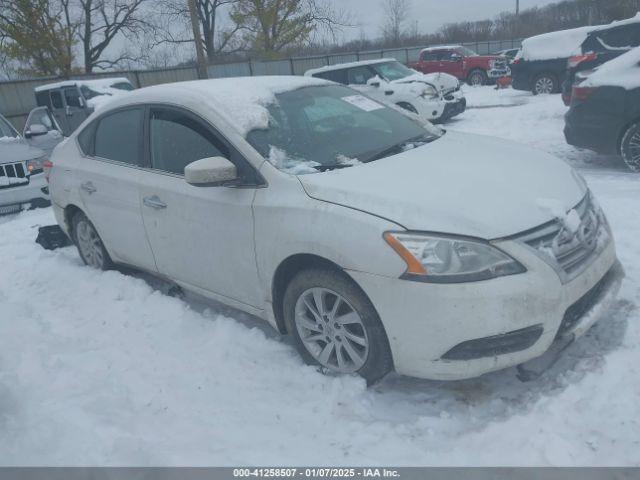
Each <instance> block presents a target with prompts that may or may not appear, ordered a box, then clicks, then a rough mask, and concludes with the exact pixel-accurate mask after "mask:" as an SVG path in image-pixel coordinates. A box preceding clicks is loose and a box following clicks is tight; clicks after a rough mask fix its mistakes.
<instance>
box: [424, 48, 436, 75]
mask: <svg viewBox="0 0 640 480" xmlns="http://www.w3.org/2000/svg"><path fill="white" fill-rule="evenodd" d="M421 64H422V67H423V69H422V71H423V73H434V72H439V71H440V70H439V69H440V62H439V60H438V53H437V52H433V51H429V52H422V62H421Z"/></svg>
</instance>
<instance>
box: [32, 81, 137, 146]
mask: <svg viewBox="0 0 640 480" xmlns="http://www.w3.org/2000/svg"><path fill="white" fill-rule="evenodd" d="M133 89H134V87H133V85H132V84H131V82H130V81H129V80H128V79H126V78H124V77H118V78H101V79H93V80H67V81H63V82H56V83H49V84H46V85H41V86H39V87H36V88H35V96H36V103H37V105H38V106H39V107H47V108H48V109H49V110H50V111H51V112H52V114H53V116H54V117H55V119H56V121H57V122H58V125H60V127H61V129H62V133H63V134H64V135H65V136H68V135H69V134H70V133H71V132H73V131H74V130H75V129H76V128H77V127H78V125H80V124H81V123H82V122H84V121H85V119H86V118H87V117H88V116H89V115H91V113H92V112H93V111H94V110H97V109H99V108H101V107H102V106H103V105H105V104H106V103H108V102H109V101H110V100H111V99H112V98H114V97H117V96H120V95H123V94H126V93H127V92H129V91H131V90H133Z"/></svg>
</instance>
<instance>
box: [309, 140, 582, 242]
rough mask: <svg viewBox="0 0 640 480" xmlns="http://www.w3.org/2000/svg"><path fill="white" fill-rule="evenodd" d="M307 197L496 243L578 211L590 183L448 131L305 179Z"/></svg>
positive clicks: (543, 158)
mask: <svg viewBox="0 0 640 480" xmlns="http://www.w3.org/2000/svg"><path fill="white" fill-rule="evenodd" d="M298 178H299V179H300V182H301V183H302V185H303V188H304V189H305V191H306V192H307V194H308V195H309V196H310V197H312V198H315V199H317V200H322V201H325V202H330V203H335V204H339V205H343V206H346V207H349V208H354V209H357V210H361V211H363V212H367V213H371V214H373V215H376V216H379V217H383V218H386V219H388V220H390V221H392V222H394V223H397V224H398V225H400V226H402V227H404V228H406V229H408V230H419V231H429V232H440V233H451V234H458V235H468V236H473V237H480V238H485V239H496V238H501V237H506V236H510V235H513V234H516V233H520V232H523V231H525V230H528V229H530V228H533V227H536V226H538V225H541V224H543V223H546V222H548V221H550V220H553V219H554V218H555V217H556V215H557V211H558V208H556V209H555V211H553V210H552V209H550V208H549V205H550V204H553V205H556V206H558V205H560V206H562V207H564V209H565V211H569V210H570V209H571V208H573V207H574V206H575V205H576V204H578V203H579V201H580V200H581V199H582V198H583V197H584V195H585V194H586V185H585V184H584V182H583V181H581V179H580V177H579V176H578V174H577V173H576V172H574V171H573V169H572V168H571V167H570V166H569V165H567V164H566V163H564V162H563V161H561V160H559V159H557V158H555V157H552V156H550V155H547V154H545V153H542V152H538V151H535V150H532V149H530V148H528V147H526V146H523V145H519V144H517V143H511V142H507V141H504V140H499V139H495V138H492V137H484V136H479V135H468V134H462V133H455V132H448V133H446V134H445V135H444V136H443V137H441V138H440V139H438V140H436V141H434V142H432V143H429V144H427V145H424V146H422V147H419V148H415V149H413V150H409V151H406V152H404V153H401V154H398V155H394V156H392V157H388V158H384V159H381V160H378V161H374V162H371V163H369V164H366V165H359V166H356V167H352V168H346V169H341V170H334V171H331V172H325V173H318V174H310V175H301V176H299V177H298Z"/></svg>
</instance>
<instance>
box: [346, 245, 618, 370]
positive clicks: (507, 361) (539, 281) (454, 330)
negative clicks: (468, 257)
mask: <svg viewBox="0 0 640 480" xmlns="http://www.w3.org/2000/svg"><path fill="white" fill-rule="evenodd" d="M496 245H498V244H496ZM499 247H500V248H501V249H502V250H504V251H506V252H507V253H509V254H510V255H512V256H513V257H514V258H518V260H519V261H520V262H521V263H522V264H523V265H524V266H525V267H526V268H527V272H526V273H524V274H520V275H513V276H509V277H502V278H496V279H493V280H489V281H484V282H475V283H467V284H427V283H419V282H411V281H405V280H400V279H393V278H388V277H381V276H377V275H371V274H367V273H362V272H349V273H350V275H351V276H352V277H353V278H354V280H355V281H356V282H358V284H359V285H360V286H361V287H362V288H363V290H364V291H365V292H366V293H367V295H369V298H370V299H371V301H372V302H373V304H374V306H375V307H376V309H377V311H378V313H379V314H380V318H381V319H382V323H383V324H384V327H385V330H386V332H387V336H388V338H389V344H390V347H391V352H392V355H393V360H394V365H395V368H396V371H397V372H398V373H400V374H403V375H409V376H413V377H419V378H427V379H438V380H457V379H465V378H472V377H476V376H479V375H482V374H484V373H487V372H491V371H495V370H500V369H503V368H507V367H511V366H515V365H519V364H521V363H524V362H526V361H528V360H531V359H533V358H536V357H538V356H540V355H542V354H543V353H545V351H547V350H548V349H549V347H550V346H551V345H552V344H553V342H554V341H555V340H556V338H557V337H558V335H559V332H560V331H561V325H562V324H563V321H564V320H565V316H566V314H567V312H568V311H569V310H570V309H571V308H572V307H573V306H574V305H576V304H577V302H579V301H580V300H581V299H583V298H584V297H585V295H587V294H588V293H589V292H590V291H592V289H593V288H594V287H595V286H596V285H598V284H599V283H600V282H601V281H602V279H603V278H607V274H608V273H609V272H613V274H612V275H613V277H615V278H616V279H618V280H619V278H621V274H619V273H617V270H615V269H614V268H617V267H616V264H617V260H616V253H615V246H614V243H613V242H610V243H609V245H608V246H607V247H606V248H605V249H604V250H603V251H602V253H600V255H599V256H598V257H597V258H596V259H595V260H594V261H593V262H592V263H591V264H590V265H589V266H588V267H587V268H586V270H585V271H584V272H582V273H581V274H580V275H579V276H578V277H576V278H575V279H573V280H572V281H570V282H568V283H565V284H563V283H562V282H561V281H560V278H559V276H558V274H557V273H556V272H555V271H554V270H553V268H552V267H551V266H549V265H548V264H547V263H546V262H544V261H543V260H541V259H540V257H539V256H537V255H536V254H535V253H533V252H532V251H531V249H530V248H529V247H527V246H525V245H522V244H520V243H518V242H514V241H504V242H500V245H499ZM618 280H616V281H612V282H610V283H607V284H606V285H605V286H606V289H605V290H606V291H604V293H602V292H601V293H600V295H604V296H606V297H607V298H610V297H613V296H615V293H616V292H617V288H618V287H619V281H618ZM598 298H600V297H598ZM596 307H597V306H591V308H589V309H588V312H587V313H588V315H587V314H583V315H581V316H580V318H579V319H578V321H575V322H574V324H573V325H571V327H570V328H569V329H567V330H566V331H563V333H562V335H575V336H579V335H581V334H582V333H584V332H585V331H586V330H587V329H588V328H589V327H590V326H591V325H592V324H593V323H595V321H596V320H597V319H598V318H599V317H600V315H601V314H602V311H603V310H602V309H601V308H596ZM536 326H540V327H542V331H541V333H540V334H539V335H537V336H536V338H535V339H534V342H533V344H531V345H530V346H526V347H525V348H524V349H521V350H518V351H511V352H510V353H504V354H500V353H498V354H496V355H493V356H487V357H483V358H474V359H468V360H467V359H460V360H458V359H454V360H452V359H445V358H443V357H445V356H446V354H447V353H448V352H450V351H451V350H452V349H454V347H456V346H459V345H461V344H463V343H465V342H469V341H474V340H477V339H485V338H487V337H499V336H504V335H505V334H509V333H510V332H518V331H522V330H526V329H531V328H533V327H536Z"/></svg>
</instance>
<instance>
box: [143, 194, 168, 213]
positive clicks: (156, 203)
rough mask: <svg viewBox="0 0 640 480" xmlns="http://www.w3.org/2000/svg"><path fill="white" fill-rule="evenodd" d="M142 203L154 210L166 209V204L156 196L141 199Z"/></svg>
mask: <svg viewBox="0 0 640 480" xmlns="http://www.w3.org/2000/svg"><path fill="white" fill-rule="evenodd" d="M142 203H144V204H145V205H146V206H147V207H151V208H155V209H156V210H161V209H163V208H167V204H166V203H164V202H163V201H162V200H160V199H159V198H158V196H157V195H153V196H152V197H144V198H143V199H142Z"/></svg>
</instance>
